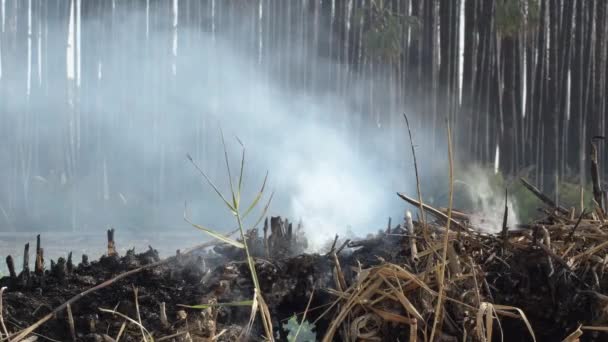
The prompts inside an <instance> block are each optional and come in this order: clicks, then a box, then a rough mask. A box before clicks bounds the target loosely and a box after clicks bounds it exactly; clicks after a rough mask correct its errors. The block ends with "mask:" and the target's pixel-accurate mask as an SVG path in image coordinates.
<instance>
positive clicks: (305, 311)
mask: <svg viewBox="0 0 608 342" xmlns="http://www.w3.org/2000/svg"><path fill="white" fill-rule="evenodd" d="M314 294H315V289H314V288H313V289H312V292H311V293H310V297H309V298H308V303H307V304H306V309H304V314H303V315H302V320H301V321H300V325H298V330H296V334H295V336H294V337H293V340H294V341H297V340H298V335H299V334H300V330H301V329H302V325H304V322H306V314H307V313H308V309H309V308H310V303H312V297H313V296H314Z"/></svg>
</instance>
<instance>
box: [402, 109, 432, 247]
mask: <svg viewBox="0 0 608 342" xmlns="http://www.w3.org/2000/svg"><path fill="white" fill-rule="evenodd" d="M403 118H404V119H405V125H406V126H407V132H408V134H409V136H410V146H411V147H412V157H413V158H414V172H415V174H416V191H417V193H418V203H419V206H418V208H419V210H420V219H421V221H422V229H423V231H424V232H425V234H424V235H425V237H426V235H428V232H427V231H426V217H425V215H424V207H423V204H422V203H423V202H422V191H421V190H420V176H419V175H418V163H417V161H416V150H415V149H414V140H413V139H412V131H411V129H410V122H409V120H408V119H407V115H405V113H403ZM427 242H428V241H427Z"/></svg>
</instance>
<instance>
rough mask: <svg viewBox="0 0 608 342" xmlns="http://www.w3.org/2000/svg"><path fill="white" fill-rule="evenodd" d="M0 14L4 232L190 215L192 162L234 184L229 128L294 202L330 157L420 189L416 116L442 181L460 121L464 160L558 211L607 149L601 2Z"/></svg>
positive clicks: (220, 3) (243, 0) (49, 2)
mask: <svg viewBox="0 0 608 342" xmlns="http://www.w3.org/2000/svg"><path fill="white" fill-rule="evenodd" d="M0 4H1V6H0V19H1V22H0V24H1V27H0V122H1V125H0V136H1V137H2V140H3V142H4V143H3V144H1V146H0V189H1V190H0V227H1V228H0V229H1V230H5V231H10V230H23V229H30V228H32V229H37V230H41V229H46V228H49V229H64V230H86V229H90V228H94V227H98V226H99V227H101V226H103V227H106V226H108V225H113V224H114V225H123V226H136V225H140V224H146V225H149V226H150V229H153V228H161V227H162V225H164V224H167V225H173V224H175V222H178V223H179V222H181V221H180V220H181V216H180V215H181V211H182V210H183V202H184V200H189V201H197V198H200V197H201V196H203V195H202V194H201V193H202V191H201V189H200V186H199V183H200V182H199V180H198V179H197V177H196V174H195V173H194V172H193V171H192V170H191V167H190V166H189V164H187V162H186V161H185V157H184V156H185V154H186V153H190V154H192V155H193V157H194V158H195V159H196V160H198V161H200V162H201V163H202V164H203V165H205V167H206V168H207V169H208V170H209V172H210V174H211V175H212V177H220V176H221V175H222V174H223V172H224V171H223V166H222V165H223V164H222V159H221V158H220V157H219V156H221V145H220V139H219V134H218V127H219V126H220V125H222V126H223V127H224V128H225V130H226V131H227V133H226V134H227V136H230V137H231V138H230V139H232V137H233V136H239V138H241V139H242V140H245V144H246V145H247V147H248V150H250V151H252V152H251V153H253V155H254V156H253V157H251V158H250V160H252V161H251V163H254V164H255V163H257V164H255V165H252V166H251V167H250V168H249V169H254V170H258V169H259V171H255V172H257V173H259V174H263V172H264V171H265V170H269V171H270V174H271V179H272V175H273V172H274V174H275V175H276V177H275V180H276V179H277V178H278V180H276V182H275V185H276V188H277V190H278V192H279V194H278V196H279V198H281V196H282V195H281V190H280V189H284V190H285V188H287V189H288V190H285V192H290V191H291V190H292V187H296V188H298V187H302V185H301V184H299V185H293V183H297V179H298V177H299V174H298V172H296V171H294V170H303V169H306V168H307V166H306V165H308V164H310V163H311V161H310V160H314V159H315V157H314V155H315V154H318V155H319V158H326V159H327V161H328V162H327V163H328V164H327V165H329V169H330V170H329V171H331V170H334V169H341V168H345V169H348V170H354V171H355V172H360V173H359V174H357V176H360V177H358V178H357V177H355V178H353V180H352V182H353V184H357V183H361V184H368V185H361V184H359V185H361V186H363V187H364V188H365V189H368V188H374V187H376V186H375V185H374V182H375V183H378V182H376V181H368V179H373V178H386V179H390V181H387V182H386V184H385V188H386V189H391V191H393V190H395V188H396V187H401V188H407V189H413V188H412V187H413V185H412V180H411V179H408V180H407V182H406V181H404V180H403V179H402V178H403V175H405V174H410V173H411V170H412V163H411V160H410V159H409V158H410V155H409V154H408V151H409V147H408V144H409V143H408V141H407V140H406V134H405V127H404V123H403V116H402V114H403V113H406V114H407V115H408V117H409V119H410V121H411V123H412V129H413V131H414V139H415V143H416V145H417V146H418V149H419V151H418V153H419V154H420V157H419V158H420V159H421V160H423V162H421V164H422V165H426V166H421V168H423V169H425V171H424V173H426V174H429V175H430V174H435V173H438V174H439V175H440V176H441V177H445V175H446V174H447V171H445V169H444V168H443V166H442V165H443V164H442V162H438V161H437V160H441V159H445V158H443V156H444V155H445V127H446V118H448V119H449V120H450V122H451V124H452V127H453V130H454V142H455V154H456V159H457V160H458V161H459V162H460V163H471V162H474V163H476V164H479V165H481V166H482V167H484V168H488V169H489V170H496V171H497V172H499V173H500V174H501V175H502V177H504V178H509V177H516V176H518V175H525V176H526V177H528V178H529V179H530V180H531V181H532V182H533V183H534V184H536V185H537V186H538V187H539V188H540V189H542V190H544V191H545V192H547V193H550V194H553V195H552V196H555V197H556V198H557V200H558V201H559V194H558V192H557V191H555V189H556V185H558V184H562V183H565V182H567V183H568V184H573V185H575V186H578V185H579V184H580V185H584V186H587V184H589V179H588V178H589V176H588V165H587V162H588V158H589V157H588V154H589V141H590V139H591V138H592V137H594V136H603V135H605V133H606V128H607V126H608V122H607V120H606V115H607V113H608V109H607V107H606V96H605V95H606V91H607V90H606V86H607V82H606V78H607V77H606V76H607V73H608V68H607V59H608V58H607V55H608V17H607V16H608V3H606V2H605V1H602V0H584V1H583V0H498V1H485V0H454V1H439V0H392V1H391V0H297V1H296V0H293V1H283V0H172V1H166V0H129V1H127V0H107V1H82V0H71V1H68V0H2V1H1V2H0ZM260 89H263V90H260ZM261 94H262V95H261ZM263 96H266V97H267V98H265V99H264V100H260V99H261V98H263ZM268 98H270V99H268ZM271 112H272V114H271V115H269V116H266V115H267V114H268V113H271ZM275 112H276V113H278V114H275ZM286 113H287V114H286ZM292 117H297V118H298V120H300V121H295V122H297V123H293V122H292V120H290V118H292ZM304 126H305V127H308V129H305V128H303V127H304ZM318 127H321V128H322V129H323V130H324V131H322V132H320V131H319V130H317V128H318ZM327 127H330V129H327V130H325V129H326V128H327ZM243 131H247V132H246V133H243ZM249 131H252V133H251V134H250V133H248V132H249ZM253 133H256V134H253ZM248 135H249V136H250V137H251V139H248V138H249V136H248ZM325 135H327V136H332V135H336V136H339V138H335V140H336V141H337V143H336V144H337V145H340V146H341V149H340V148H339V149H335V148H334V147H333V146H334V145H336V144H334V143H333V142H327V141H323V139H324V138H321V139H319V136H322V137H323V136H325ZM243 136H245V138H243ZM296 140H297V141H296ZM231 141H232V140H231ZM281 145H284V146H286V147H285V148H280V146H281ZM269 146H273V147H269ZM345 147H347V148H346V149H345ZM598 148H599V163H600V165H603V164H604V162H605V161H606V157H608V149H606V148H605V145H604V144H603V143H601V142H600V143H599V144H598ZM326 149H327V151H324V150H326ZM343 149H344V150H347V152H344V153H343ZM329 150H332V152H328V151H329ZM298 151H300V152H301V153H300V152H298ZM323 153H325V155H323V156H322V154H323ZM291 154H294V155H295V157H294V158H293V159H298V161H297V162H293V163H292V162H291V161H290V160H289V155H291ZM346 154H348V157H344V155H346ZM351 154H352V155H351ZM335 155H340V156H342V157H343V159H340V157H336V156H335ZM438 156H440V157H438ZM368 160H371V162H369V164H371V165H368V164H367V161H368ZM364 161H365V163H366V165H365V166H364V167H363V166H362V165H363V163H364ZM285 164H289V166H285ZM433 165H435V166H438V167H434V166H433ZM604 170H605V168H604ZM257 173H256V175H257ZM319 173H323V170H322V171H319ZM302 177H303V180H302V181H301V182H303V183H306V182H307V181H308V180H307V178H306V177H305V176H302ZM252 178H253V177H252ZM288 178H293V179H296V180H295V181H293V182H292V181H287V180H286V179H288ZM318 178H323V179H325V178H324V177H323V176H320V177H312V179H313V180H318ZM362 178H363V179H365V180H361V179H362ZM397 179H400V180H397ZM328 181H329V182H331V181H330V180H328ZM423 181H426V182H427V183H433V181H432V179H426V180H425V179H423ZM428 189H429V190H428V192H434V191H435V189H432V188H428ZM577 191H578V190H576V191H575V192H577ZM427 195H430V194H428V193H427ZM289 196H290V195H284V196H283V199H284V200H283V201H280V200H279V201H277V203H281V202H288V201H289V198H290V197H289ZM353 196H356V194H353ZM292 202H293V201H292ZM277 205H278V206H280V204H277ZM364 205H365V204H362V206H364ZM197 206H198V207H199V209H198V210H202V212H201V213H200V215H204V214H210V213H212V212H213V211H214V210H213V209H208V211H205V209H204V208H201V207H206V205H205V204H204V202H198V203H197ZM286 206H288V207H289V205H286ZM291 206H292V207H293V203H292V204H291ZM193 207H194V208H196V206H193ZM167 208H169V209H167ZM387 211H390V210H387ZM195 215H196V213H195ZM381 215H382V216H381V217H386V216H387V214H386V213H385V212H382V213H381ZM173 216H175V218H174V217H173ZM168 217H169V218H168ZM152 226H154V227H152Z"/></svg>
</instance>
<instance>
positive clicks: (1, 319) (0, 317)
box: [0, 286, 11, 342]
mask: <svg viewBox="0 0 608 342" xmlns="http://www.w3.org/2000/svg"><path fill="white" fill-rule="evenodd" d="M5 290H6V286H3V287H2V288H1V289H0V324H2V333H3V334H4V336H6V338H7V340H8V342H11V337H10V335H9V333H8V330H7V329H6V325H5V324H4V315H3V312H4V308H3V307H2V301H3V298H4V291H5Z"/></svg>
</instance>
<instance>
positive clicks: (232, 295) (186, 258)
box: [0, 223, 608, 341]
mask: <svg viewBox="0 0 608 342" xmlns="http://www.w3.org/2000/svg"><path fill="white" fill-rule="evenodd" d="M280 226H286V225H283V223H281V224H280ZM277 229H278V228H277ZM274 233H275V234H273V235H274V238H273V235H271V236H270V237H267V238H266V239H264V238H260V237H258V236H257V232H252V234H251V235H250V239H249V240H248V245H249V246H250V248H251V250H252V252H253V254H254V255H255V256H256V259H255V260H256V270H257V273H258V277H259V280H260V284H261V288H262V292H263V295H264V298H265V300H266V302H267V304H268V307H269V311H270V312H271V313H272V321H273V324H274V327H273V328H274V329H273V330H274V332H275V338H276V339H277V340H286V334H287V333H286V330H285V329H283V327H284V325H285V324H286V323H287V321H288V319H289V318H291V317H292V316H294V315H298V316H297V317H298V319H300V318H301V313H302V312H304V311H305V308H306V306H307V303H308V301H309V299H310V297H311V294H312V293H313V292H314V295H313V297H312V301H311V304H310V309H309V310H308V313H307V317H306V320H307V321H308V322H311V323H314V324H315V326H314V332H315V333H316V336H317V339H318V340H320V339H321V337H323V336H324V335H325V333H326V332H327V331H328V328H329V326H330V324H332V322H333V320H334V318H335V316H336V313H337V311H338V309H339V307H340V305H341V304H338V305H337V306H335V307H333V309H332V308H330V306H331V304H332V303H334V302H335V301H336V294H335V293H336V292H335V291H336V290H335V289H336V288H337V287H338V285H337V284H336V283H337V280H336V272H337V271H336V270H337V269H336V262H335V260H336V259H335V258H334V253H335V254H336V258H337V259H338V261H339V264H340V268H341V275H342V276H343V278H344V280H345V282H346V285H347V287H350V288H356V287H357V276H358V274H360V273H361V270H365V269H369V268H373V267H375V266H378V265H387V264H393V263H394V264H397V265H402V266H401V267H403V268H405V269H408V270H410V271H411V272H413V273H415V274H422V273H424V272H425V268H426V267H428V264H429V263H428V262H425V261H423V258H422V257H420V258H419V259H416V261H412V258H411V252H412V251H411V250H410V249H409V247H408V245H409V244H408V243H409V242H408V240H409V238H408V237H407V234H405V233H406V232H405V231H403V230H400V228H399V227H397V228H394V229H392V231H390V232H389V233H387V232H379V233H378V234H377V235H375V236H370V237H369V238H368V239H365V240H362V241H356V242H348V241H344V242H342V241H338V242H337V243H335V244H334V246H333V247H332V249H331V250H332V251H333V253H328V254H304V253H302V251H303V249H304V248H305V238H303V237H302V236H301V235H298V234H296V233H295V232H293V231H292V228H289V229H284V230H281V229H279V230H278V231H275V232H274ZM277 234H278V235H277ZM277 236H278V237H277ZM433 236H434V235H433ZM479 239H482V238H479ZM265 240H266V241H267V243H264V241H265ZM273 241H274V242H273ZM463 241H465V242H466V241H468V240H467V239H464V238H463ZM480 241H481V240H480ZM496 243H497V239H496V238H495V237H485V238H483V243H480V244H479V246H475V244H474V243H462V244H460V243H456V244H455V245H454V246H455V248H454V251H455V253H456V254H457V257H458V258H461V259H462V266H461V267H462V269H461V270H460V272H455V273H457V274H461V275H466V274H469V273H470V271H468V270H467V269H466V264H467V262H471V260H474V261H475V263H477V264H478V265H480V266H479V267H478V270H479V271H478V272H477V273H476V277H477V278H478V284H477V285H475V287H479V288H481V290H479V293H480V295H481V296H482V298H481V300H483V301H487V302H492V303H500V304H504V305H511V306H516V307H518V308H521V309H522V310H523V311H524V312H525V313H526V315H527V318H528V319H529V321H530V323H531V325H532V326H533V327H534V330H535V334H536V340H537V341H556V340H562V339H563V338H564V337H565V336H567V335H568V334H570V333H571V332H572V331H574V330H575V329H577V327H578V326H579V325H580V324H582V325H595V326H599V325H605V323H606V317H605V316H604V315H605V312H606V311H605V310H604V307H603V306H604V305H605V304H606V302H605V300H603V298H608V297H602V293H603V289H606V288H607V286H606V285H608V284H606V282H605V281H603V280H601V279H603V275H601V276H600V277H599V278H598V276H597V274H594V273H593V272H590V271H589V272H586V273H585V272H578V273H577V274H574V273H573V272H572V271H571V270H569V269H568V268H567V267H566V266H563V265H560V264H559V263H557V262H555V260H553V261H550V260H551V258H549V257H548V256H547V254H546V253H544V252H543V251H542V249H539V248H537V247H534V246H530V247H526V248H514V249H512V250H510V251H509V252H505V253H502V254H497V253H495V252H492V251H493V250H498V249H496V247H495V246H496V245H497V244H496ZM112 246H113V242H112ZM268 246H270V247H271V248H270V250H269V249H268V248H269V247H268ZM486 249H487V250H486ZM419 252H420V253H421V254H423V253H424V251H423V250H422V249H421V250H420V251H419ZM114 253H115V251H114V250H113V249H112V248H109V249H108V254H110V255H106V256H103V257H101V258H100V259H99V260H94V261H90V262H89V261H88V260H84V259H83V260H82V261H81V262H80V263H78V264H76V263H73V262H72V261H71V260H70V259H71V258H68V259H67V260H66V259H64V258H60V259H58V260H57V261H51V262H50V263H49V265H46V267H45V269H42V270H41V269H39V268H38V267H37V266H36V267H35V268H34V270H30V269H29V266H28V268H27V269H25V270H22V271H21V272H20V273H19V274H14V275H13V276H7V277H4V278H2V279H0V286H6V287H7V288H8V289H7V290H6V291H5V292H4V295H3V304H4V305H3V311H2V313H3V318H4V321H5V323H6V325H7V328H8V330H9V331H10V333H11V334H13V336H14V334H15V333H17V332H18V331H20V330H21V329H24V328H26V327H28V326H30V325H31V324H33V323H34V322H36V321H37V320H39V319H41V318H43V317H44V316H45V315H47V314H49V313H51V312H52V311H53V309H55V308H57V307H59V306H60V305H62V304H63V303H65V302H66V301H68V300H69V299H70V298H72V297H74V296H76V295H78V294H80V293H82V292H84V291H86V290H88V289H90V288H92V287H93V286H95V285H98V284H102V283H103V282H104V281H107V280H109V279H112V278H113V277H115V276H117V275H120V274H123V273H124V272H127V271H130V270H135V269H138V268H140V267H142V266H145V265H150V264H153V263H158V262H159V260H160V258H159V255H158V252H157V251H156V250H154V249H152V248H150V249H149V250H147V251H145V252H143V253H136V252H135V251H134V250H129V251H127V253H126V254H125V255H122V256H119V255H117V254H114ZM426 255H431V254H430V253H426ZM466 260H469V261H466ZM35 264H36V265H38V263H35ZM425 265H426V266H425ZM427 271H428V268H427ZM462 277H464V276H462ZM454 278H458V277H454ZM594 279H599V280H600V282H599V283H597V284H593V283H592V282H593V280H594ZM428 282H429V284H431V283H432V278H430V279H429V280H428ZM458 282H462V281H461V280H455V281H454V282H453V283H451V285H449V286H448V288H447V289H446V291H447V292H446V293H447V295H448V297H452V298H457V299H458V300H461V301H464V302H465V303H471V304H472V306H475V305H476V304H475V303H476V302H475V301H474V300H471V301H469V300H468V299H467V298H469V297H472V296H469V294H470V292H471V288H473V287H474V286H473V285H472V283H471V282H469V283H465V284H464V285H462V286H463V287H458V285H456V284H458ZM452 284H453V285H452ZM410 285H411V283H410ZM400 286H401V285H400ZM403 286H404V291H406V290H407V289H406V288H407V287H408V283H407V282H406V283H403ZM429 286H431V287H432V285H429ZM134 289H137V302H136V300H135V290H134ZM343 290H344V289H343ZM332 291H333V292H332ZM343 293H346V294H347V293H348V292H343ZM252 297H253V283H252V281H251V277H250V273H249V269H248V266H247V263H246V262H245V261H244V255H243V253H242V252H241V251H240V250H236V249H235V248H232V247H229V246H226V245H218V246H216V247H215V248H213V249H210V248H207V249H204V250H203V249H200V250H194V251H192V252H191V253H181V254H177V255H176V256H173V257H170V258H168V259H165V262H163V263H160V264H158V265H157V266H155V267H150V268H148V269H144V270H142V271H140V272H138V273H135V274H133V275H131V276H128V277H126V278H124V279H121V280H119V281H117V282H115V283H113V284H110V285H108V286H107V287H104V288H101V289H99V290H97V291H94V292H91V293H89V294H87V295H86V296H84V297H82V298H80V299H79V300H78V301H76V302H74V303H73V304H72V305H71V306H70V309H71V312H72V316H73V320H74V325H73V327H74V329H73V331H74V335H75V337H76V340H78V341H113V340H115V339H117V336H120V340H121V341H141V340H142V331H141V329H140V327H139V326H138V325H136V324H133V323H129V322H127V321H126V319H125V318H124V316H121V315H118V314H114V313H112V312H107V311H106V312H103V311H102V310H101V309H107V310H110V311H114V312H118V313H120V314H122V315H125V316H128V317H130V318H132V319H134V320H137V317H138V314H137V313H138V310H137V308H139V316H140V317H141V322H142V325H143V326H144V327H145V328H146V329H148V331H150V333H151V334H152V335H153V336H154V338H155V341H191V340H192V341H208V340H212V339H213V337H214V336H215V337H216V340H218V341H235V340H238V338H239V336H240V334H241V332H242V329H243V327H244V326H245V325H246V324H247V321H248V319H249V315H250V308H249V307H248V306H245V307H243V306H220V307H211V308H205V309H201V308H196V309H195V308H189V307H186V306H187V305H195V304H210V303H211V304H213V303H234V302H240V301H248V300H250V299H251V298H252ZM408 297H410V300H411V301H412V303H413V304H414V306H417V307H418V308H419V311H420V313H421V314H422V316H423V317H424V319H425V320H426V322H427V324H428V323H429V322H432V318H433V306H432V305H429V304H428V303H425V302H424V296H423V295H421V294H420V292H410V293H409V294H408ZM418 297H419V298H418ZM465 297H466V298H465ZM136 303H137V305H136ZM163 303H164V307H165V312H166V320H165V319H163V315H162V310H161V307H162V306H163ZM473 304H475V305H473ZM184 305H186V306H184ZM382 308H383V310H384V309H386V310H392V312H395V313H398V314H401V315H406V314H405V313H404V311H403V309H402V308H401V309H400V308H399V307H398V306H394V305H390V304H383V305H382ZM425 308H426V309H425ZM328 309H329V310H328ZM446 310H447V312H448V313H447V316H449V319H448V321H453V322H455V324H453V325H450V324H447V323H446V324H444V326H443V331H444V333H443V334H442V335H441V336H440V339H439V340H441V341H455V340H462V338H461V336H462V334H463V330H462V327H463V326H467V325H469V326H470V323H471V322H470V319H471V317H472V318H475V314H476V312H474V311H473V312H471V311H470V310H469V311H467V310H464V311H463V310H462V309H460V308H458V305H455V304H454V303H453V302H448V303H447V304H446ZM361 314H362V312H361V310H359V311H357V310H356V309H353V318H355V317H357V316H358V315H361ZM364 316H365V315H364ZM467 320H469V321H467ZM354 321H356V319H354ZM369 322H371V323H369ZM369 322H368V323H367V324H371V325H375V326H373V327H371V328H370V327H365V328H366V329H367V328H369V329H372V330H373V333H372V334H371V335H373V336H372V337H374V338H376V339H377V338H381V339H382V340H402V341H404V340H408V338H409V336H410V335H409V334H410V332H409V328H407V327H404V326H403V325H402V324H396V323H395V322H392V321H390V320H389V321H384V322H382V321H378V320H369ZM422 323H424V322H422ZM419 324H420V323H419ZM494 325H495V327H496V331H498V329H499V328H500V327H499V326H498V325H497V323H495V324H494ZM501 327H502V330H503V333H504V334H505V336H504V338H505V340H506V341H515V340H517V341H528V340H532V339H531V337H530V334H529V333H528V330H527V328H526V326H525V324H524V323H523V322H522V321H521V320H519V319H515V318H510V317H508V316H507V317H501ZM123 328H124V330H123ZM362 329H363V328H362ZM418 329H423V325H421V324H420V325H419V328H418ZM426 329H428V326H427V328H426ZM351 330H352V326H351ZM471 331H473V330H471ZM471 331H469V332H468V335H467V336H469V339H470V338H473V340H478V339H477V338H476V335H475V333H474V332H471ZM35 333H36V334H38V335H39V336H40V337H39V339H41V340H45V339H47V340H55V341H71V340H73V337H72V332H71V329H70V322H69V316H68V311H67V310H62V311H60V312H59V313H57V314H56V315H55V316H54V317H53V318H52V319H50V320H48V321H46V322H45V323H44V324H43V325H41V326H40V327H39V328H37V329H36V330H35ZM262 334H263V330H262V328H261V324H260V323H259V319H258V320H256V324H255V325H254V328H253V331H252V334H251V335H250V337H249V340H262ZM341 334H349V332H347V331H344V330H340V331H339V332H338V333H337V335H336V337H335V338H340V339H344V338H343V335H341ZM603 334H604V333H602V332H591V333H585V334H584V335H583V337H582V340H584V341H601V340H604V339H603V338H604V337H606V336H605V335H603ZM363 335H365V334H364V333H360V336H363ZM371 335H370V336H371ZM418 336H419V339H420V340H424V339H423V335H422V333H418ZM493 336H494V338H493V340H496V341H499V340H500V334H498V333H495V334H494V335H493ZM359 340H361V339H359ZM372 340H373V339H372Z"/></svg>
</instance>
